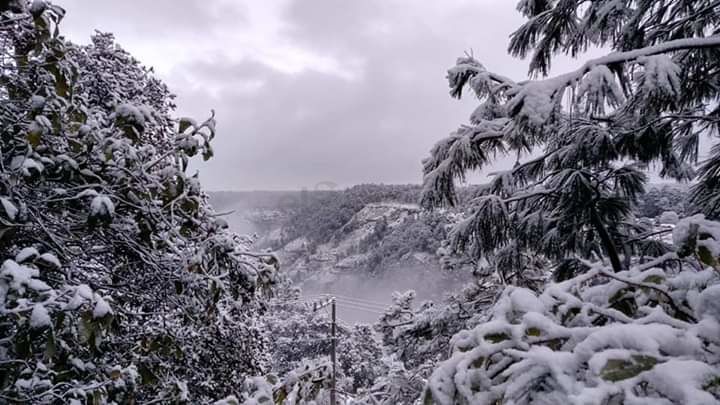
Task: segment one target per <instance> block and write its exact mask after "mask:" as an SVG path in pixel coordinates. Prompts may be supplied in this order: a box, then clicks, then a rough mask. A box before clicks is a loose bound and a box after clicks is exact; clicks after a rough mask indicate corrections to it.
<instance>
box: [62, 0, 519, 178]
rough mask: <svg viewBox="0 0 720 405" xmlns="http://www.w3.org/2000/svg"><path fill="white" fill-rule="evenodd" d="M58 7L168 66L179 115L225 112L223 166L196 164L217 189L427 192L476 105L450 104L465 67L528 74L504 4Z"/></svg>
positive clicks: (79, 25) (379, 1)
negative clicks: (464, 57) (387, 187)
mask: <svg viewBox="0 0 720 405" xmlns="http://www.w3.org/2000/svg"><path fill="white" fill-rule="evenodd" d="M61 3H67V6H68V11H69V13H70V14H69V16H72V15H73V14H78V15H80V18H77V19H74V20H73V19H71V18H70V17H69V18H68V24H69V25H70V29H71V30H72V31H73V32H82V31H83V30H85V29H86V26H88V25H97V26H98V27H100V28H102V29H106V28H107V29H108V30H111V31H112V30H115V31H119V32H118V38H119V40H120V41H121V42H122V43H123V45H124V46H125V47H126V48H127V49H129V50H130V51H131V52H135V50H137V51H138V52H139V53H140V55H139V57H140V58H141V59H142V60H143V61H144V62H146V63H148V64H150V65H153V64H160V65H162V66H166V67H167V68H166V69H164V70H161V72H162V73H161V75H162V76H163V78H164V79H165V80H166V81H167V82H168V84H169V85H170V86H171V88H172V89H174V91H175V92H176V93H178V96H179V97H178V104H179V113H180V114H181V115H185V114H187V115H192V116H194V117H196V118H198V119H202V118H204V117H205V116H206V115H207V114H208V113H209V110H210V109H211V108H214V109H215V110H216V111H217V119H218V130H219V131H218V132H219V133H218V138H216V142H215V149H216V157H215V158H214V159H213V160H211V161H210V162H207V163H202V164H198V165H197V168H198V169H199V170H200V172H201V178H202V180H203V181H204V182H205V184H206V185H207V186H208V187H209V188H211V189H262V188H268V189H280V188H302V187H308V188H311V187H313V185H314V184H316V183H318V182H322V181H332V182H335V183H338V184H341V185H350V184H355V183H360V182H385V183H395V182H402V183H407V182H413V183H417V182H420V181H421V167H420V160H421V159H422V158H424V157H425V156H426V155H427V153H428V151H429V149H430V148H431V147H432V145H433V144H434V143H435V142H436V141H437V140H439V139H440V138H441V137H444V136H446V135H447V134H448V133H449V132H451V131H452V130H453V129H455V128H457V126H458V125H460V124H462V123H464V122H466V121H467V117H468V115H469V113H470V112H471V111H472V109H473V108H474V107H475V103H474V102H473V100H463V101H460V102H458V101H457V100H452V99H451V98H450V97H449V95H448V89H447V84H446V82H445V80H444V75H445V71H446V70H447V68H448V67H450V66H451V65H452V63H453V61H454V60H455V58H456V57H457V56H459V55H461V54H462V53H463V52H464V51H467V50H470V49H472V50H473V52H474V53H475V55H476V56H478V57H481V58H482V60H483V61H487V65H488V67H489V68H491V69H495V70H499V71H503V72H504V73H505V74H507V75H510V76H515V77H521V76H523V75H524V73H525V70H526V66H525V65H524V64H523V63H519V62H518V61H514V60H512V59H511V58H509V57H508V56H507V55H506V51H505V48H506V46H507V37H508V35H509V34H510V32H511V30H512V29H513V28H515V27H516V26H517V25H518V23H519V22H520V21H521V20H520V18H519V16H518V15H517V13H516V12H515V10H514V7H513V6H514V4H513V2H507V1H499V0H495V1H490V0H486V1H483V0H477V1H472V2H470V1H464V0H448V1H447V2H443V3H442V4H433V3H434V2H428V3H427V4H426V3H424V2H423V3H420V2H416V1H410V0H363V1H359V0H358V1H337V0H285V1H277V2H274V1H273V2H268V3H256V2H249V1H248V2H239V3H238V2H220V3H217V4H216V3H213V4H215V6H214V7H213V8H208V7H205V6H203V4H204V3H205V2H201V1H199V0H193V1H188V0H185V1H182V2H181V1H172V2H171V1H169V0H164V1H162V2H158V3H156V4H155V3H154V2H148V4H154V5H153V6H152V8H151V9H142V8H141V7H139V6H140V5H143V4H145V3H146V2H144V1H140V0H135V1H119V0H118V1H107V0H106V1H98V2H97V3H96V2H93V3H92V4H93V5H92V7H95V8H98V7H99V8H103V7H107V10H106V11H105V12H104V13H99V12H98V10H96V9H89V8H88V7H85V6H81V5H80V2H79V1H77V0H66V1H64V2H61ZM83 3H84V2H83ZM98 4H100V5H98ZM233 4H239V5H237V6H234V7H231V5H233ZM83 7H85V8H83ZM227 7H231V8H227ZM258 7H259V8H260V9H256V8H258ZM223 10H225V11H223ZM108 14H112V16H113V18H109V17H108ZM85 15H99V16H100V17H98V20H97V21H95V20H85V19H84V16H85ZM88 21H90V23H88ZM246 26H247V27H250V28H247V27H246ZM266 26H267V27H272V28H273V29H272V30H270V29H268V30H266V31H263V30H264V29H265V27H266ZM198 27H208V28H207V31H208V32H211V33H212V34H208V35H210V36H211V37H212V42H210V41H209V40H208V39H207V36H203V35H204V34H203V32H202V30H200V31H198ZM210 27H212V28H210ZM196 36H197V38H198V39H197V41H191V42H187V41H188V39H187V38H195V37H196ZM203 38H204V39H203ZM238 38H239V39H238ZM124 39H127V43H126V42H125V40H124ZM223 41H224V42H223ZM184 46H187V49H188V50H189V51H191V52H187V53H185V52H182V49H184V48H183V47H184ZM195 48H197V49H198V50H197V51H196V50H195ZM169 49H176V50H177V51H174V52H175V53H172V52H170V51H168V50H169ZM168 58H169V59H171V60H168ZM173 58H175V59H173ZM503 164H504V165H507V164H508V162H504V163H503Z"/></svg>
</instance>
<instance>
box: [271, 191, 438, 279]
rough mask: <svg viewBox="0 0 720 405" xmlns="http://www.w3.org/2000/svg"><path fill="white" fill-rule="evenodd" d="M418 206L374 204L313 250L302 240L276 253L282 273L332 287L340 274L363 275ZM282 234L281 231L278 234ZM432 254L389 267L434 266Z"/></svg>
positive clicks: (405, 258)
mask: <svg viewBox="0 0 720 405" xmlns="http://www.w3.org/2000/svg"><path fill="white" fill-rule="evenodd" d="M421 215H422V214H421V212H420V209H419V207H418V206H417V205H412V204H394V203H374V204H368V205H366V206H365V207H364V208H363V209H361V210H360V211H359V212H357V213H356V214H355V215H354V216H353V217H352V219H351V220H350V221H348V222H347V223H346V224H345V225H343V226H342V228H340V229H338V231H337V232H336V233H335V235H334V236H333V238H332V239H331V240H330V241H329V242H327V243H323V244H320V245H318V246H316V247H313V246H311V244H310V243H309V241H308V240H307V238H305V237H301V238H297V239H294V240H292V241H290V242H288V243H287V244H285V245H284V246H283V247H282V248H281V249H279V250H278V251H277V253H278V256H279V257H280V260H281V262H282V264H283V271H285V272H287V273H288V274H290V275H291V277H292V278H293V279H295V280H297V281H312V282H315V283H331V282H333V281H334V280H335V279H336V278H337V277H338V276H340V275H342V274H343V273H352V272H356V271H364V270H366V269H368V268H369V267H371V266H372V264H373V263H372V260H373V259H374V258H375V254H376V253H377V251H378V248H379V246H381V245H382V244H383V242H384V239H385V237H386V236H387V235H391V234H392V233H393V232H394V231H395V230H397V229H398V228H399V227H401V226H403V225H407V223H408V221H417V220H418V219H419V218H420V216H421ZM278 232H281V231H278ZM433 253H434V252H411V254H407V255H404V256H403V257H401V258H400V259H399V260H397V261H395V262H394V263H391V265H394V266H411V265H417V264H424V265H431V264H437V260H436V259H435V258H434V254H433Z"/></svg>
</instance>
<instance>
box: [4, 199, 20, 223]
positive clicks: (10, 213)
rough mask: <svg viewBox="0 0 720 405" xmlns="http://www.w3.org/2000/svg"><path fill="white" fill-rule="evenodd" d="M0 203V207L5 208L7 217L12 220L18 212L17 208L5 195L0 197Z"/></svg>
mask: <svg viewBox="0 0 720 405" xmlns="http://www.w3.org/2000/svg"><path fill="white" fill-rule="evenodd" d="M0 203H2V207H3V209H4V210H5V214H6V215H7V217H8V219H10V220H11V221H14V220H15V218H17V214H18V209H17V207H16V206H15V204H13V203H12V202H11V201H10V199H8V198H7V197H0Z"/></svg>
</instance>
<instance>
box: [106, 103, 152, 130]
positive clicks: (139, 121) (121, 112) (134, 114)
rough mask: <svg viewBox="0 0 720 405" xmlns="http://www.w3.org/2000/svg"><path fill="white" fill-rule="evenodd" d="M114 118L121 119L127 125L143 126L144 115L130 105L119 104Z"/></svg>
mask: <svg viewBox="0 0 720 405" xmlns="http://www.w3.org/2000/svg"><path fill="white" fill-rule="evenodd" d="M113 115H114V117H115V118H122V119H124V120H125V122H127V123H129V124H136V125H139V126H144V125H145V114H143V112H142V111H141V109H139V108H137V107H135V106H134V105H132V104H127V103H125V104H120V105H118V106H117V107H116V108H115V114H113Z"/></svg>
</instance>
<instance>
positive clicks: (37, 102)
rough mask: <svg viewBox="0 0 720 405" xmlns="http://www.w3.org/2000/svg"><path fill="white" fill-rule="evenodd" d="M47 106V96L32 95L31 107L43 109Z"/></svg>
mask: <svg viewBox="0 0 720 405" xmlns="http://www.w3.org/2000/svg"><path fill="white" fill-rule="evenodd" d="M44 107H45V97H43V96H38V95H34V96H32V97H30V108H31V109H33V110H42V109H43V108H44Z"/></svg>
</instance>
